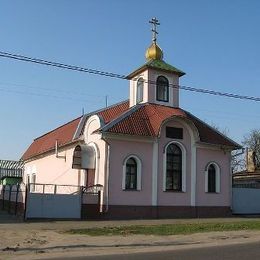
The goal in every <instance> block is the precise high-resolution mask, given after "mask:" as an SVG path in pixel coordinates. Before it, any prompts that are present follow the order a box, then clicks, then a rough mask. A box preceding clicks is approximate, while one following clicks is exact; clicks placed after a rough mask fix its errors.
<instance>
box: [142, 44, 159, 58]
mask: <svg viewBox="0 0 260 260" xmlns="http://www.w3.org/2000/svg"><path fill="white" fill-rule="evenodd" d="M145 57H146V59H147V60H148V61H149V60H162V59H163V51H162V49H161V48H160V47H159V46H158V45H157V44H156V43H155V42H153V43H152V44H151V46H150V47H149V48H148V49H147V50H146V53H145Z"/></svg>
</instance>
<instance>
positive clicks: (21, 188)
mask: <svg viewBox="0 0 260 260" xmlns="http://www.w3.org/2000/svg"><path fill="white" fill-rule="evenodd" d="M25 197H26V186H25V185H24V184H18V185H0V208H1V209H2V210H7V211H8V212H9V213H14V214H15V215H18V214H19V215H21V214H23V212H24V207H25Z"/></svg>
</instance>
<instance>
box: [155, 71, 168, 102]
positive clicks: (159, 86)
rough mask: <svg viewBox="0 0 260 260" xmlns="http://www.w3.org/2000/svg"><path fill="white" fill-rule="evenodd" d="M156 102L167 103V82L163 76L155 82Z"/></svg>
mask: <svg viewBox="0 0 260 260" xmlns="http://www.w3.org/2000/svg"><path fill="white" fill-rule="evenodd" d="M156 100H158V101H163V102H168V101H169V81H168V79H167V78H166V77H164V76H159V77H158V78H157V80H156Z"/></svg>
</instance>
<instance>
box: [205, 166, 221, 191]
mask: <svg viewBox="0 0 260 260" xmlns="http://www.w3.org/2000/svg"><path fill="white" fill-rule="evenodd" d="M205 192H208V193H219V192H220V168H219V166H218V164H216V163H214V162H211V163H208V165H207V167H206V171H205Z"/></svg>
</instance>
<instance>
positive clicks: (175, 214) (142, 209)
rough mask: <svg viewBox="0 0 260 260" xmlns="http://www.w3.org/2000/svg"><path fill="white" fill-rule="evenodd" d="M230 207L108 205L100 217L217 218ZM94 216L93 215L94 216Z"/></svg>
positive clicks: (229, 213) (227, 212)
mask: <svg viewBox="0 0 260 260" xmlns="http://www.w3.org/2000/svg"><path fill="white" fill-rule="evenodd" d="M231 215H232V211H231V208H230V207H217V206H198V207H190V206H124V205H110V206H109V207H108V211H107V212H103V213H101V214H99V215H98V216H96V217H97V218H101V219H163V218H217V217H230V216H231ZM94 218H95V217H94Z"/></svg>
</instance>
